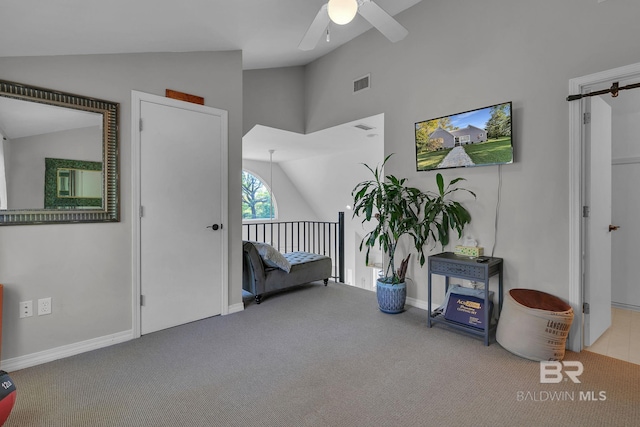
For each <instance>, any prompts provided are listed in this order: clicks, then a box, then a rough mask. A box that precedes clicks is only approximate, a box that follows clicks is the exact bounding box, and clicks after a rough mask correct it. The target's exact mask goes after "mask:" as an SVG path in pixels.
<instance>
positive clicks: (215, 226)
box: [207, 224, 222, 231]
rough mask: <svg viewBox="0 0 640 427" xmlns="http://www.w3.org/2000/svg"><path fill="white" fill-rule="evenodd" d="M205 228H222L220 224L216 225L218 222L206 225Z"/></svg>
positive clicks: (214, 229)
mask: <svg viewBox="0 0 640 427" xmlns="http://www.w3.org/2000/svg"><path fill="white" fill-rule="evenodd" d="M207 228H210V229H212V230H213V231H216V230H217V229H219V228H222V225H218V224H213V225H207Z"/></svg>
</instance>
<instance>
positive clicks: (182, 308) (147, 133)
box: [139, 98, 226, 334]
mask: <svg viewBox="0 0 640 427" xmlns="http://www.w3.org/2000/svg"><path fill="white" fill-rule="evenodd" d="M220 113H221V110H216V109H213V108H209V107H203V106H199V105H195V104H188V103H186V102H180V101H174V100H168V99H166V98H160V99H159V100H158V102H154V101H146V100H142V101H141V102H140V118H141V127H142V130H141V131H140V204H141V207H142V212H141V218H140V268H139V269H140V289H141V294H142V297H141V299H142V304H141V305H142V307H141V311H140V317H141V319H140V320H141V333H142V334H146V333H150V332H154V331H157V330H161V329H165V328H169V327H172V326H176V325H180V324H184V323H187V322H191V321H195V320H199V319H203V318H206V317H210V316H214V315H217V314H220V313H221V312H222V303H223V301H222V295H223V291H222V287H223V286H226V283H225V282H224V277H225V275H224V274H223V270H224V265H223V260H224V259H225V256H224V251H225V250H226V248H225V247H224V245H223V243H224V240H225V239H224V238H223V234H224V230H223V229H221V228H219V227H221V226H224V224H222V221H223V218H224V216H225V214H224V210H225V209H226V206H225V204H224V203H222V193H223V185H226V172H224V171H226V168H225V167H223V164H222V162H224V163H225V164H226V157H225V156H223V149H222V147H223V141H222V140H223V138H226V112H224V114H222V115H221V114H220ZM224 147H226V142H225V144H224ZM224 152H225V153H226V151H224ZM223 172H224V173H223ZM214 224H215V225H216V226H217V227H216V226H214ZM212 226H214V227H212ZM208 227H209V228H208Z"/></svg>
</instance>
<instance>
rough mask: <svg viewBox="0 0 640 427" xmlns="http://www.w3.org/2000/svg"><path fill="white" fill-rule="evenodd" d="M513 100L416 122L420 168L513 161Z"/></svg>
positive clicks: (418, 167) (429, 168) (422, 169)
mask: <svg viewBox="0 0 640 427" xmlns="http://www.w3.org/2000/svg"><path fill="white" fill-rule="evenodd" d="M511 135H512V125H511V102H503V103H502V104H495V105H490V106H488V107H484V108H477V109H475V110H470V111H465V112H463V113H457V114H452V115H449V116H444V117H438V118H436V119H431V120H424V121H421V122H417V123H416V124H415V143H416V168H417V170H418V171H429V170H434V169H448V168H460V167H473V166H488V165H500V164H506V163H513V142H512V139H511Z"/></svg>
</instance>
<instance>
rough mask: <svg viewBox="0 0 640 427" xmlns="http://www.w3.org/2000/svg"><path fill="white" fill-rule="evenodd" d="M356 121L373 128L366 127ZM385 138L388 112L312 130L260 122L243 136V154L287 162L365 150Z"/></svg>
mask: <svg viewBox="0 0 640 427" xmlns="http://www.w3.org/2000/svg"><path fill="white" fill-rule="evenodd" d="M356 125H365V126H368V127H370V128H371V129H368V130H363V129H361V128H357V127H356ZM380 139H384V114H378V115H375V116H371V117H367V118H364V119H361V120H355V121H353V122H349V123H344V124H341V125H339V126H334V127H332V128H329V129H324V130H321V131H317V132H314V133H310V134H306V135H303V134H299V133H295V132H288V131H283V130H280V129H274V128H270V127H266V126H262V125H256V126H254V127H253V129H251V130H250V131H249V132H247V134H246V135H245V136H244V137H243V138H242V158H243V159H248V160H260V161H269V160H270V153H269V150H274V152H273V158H272V159H271V160H273V162H274V163H284V162H288V161H292V160H300V159H304V158H309V157H317V156H323V155H327V154H335V153H336V152H349V151H360V152H362V151H364V150H367V149H368V148H369V147H370V146H371V144H372V142H373V141H374V140H375V141H376V142H377V141H379V140H380Z"/></svg>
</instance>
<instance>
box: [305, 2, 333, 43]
mask: <svg viewBox="0 0 640 427" xmlns="http://www.w3.org/2000/svg"><path fill="white" fill-rule="evenodd" d="M328 26H329V12H327V4H326V3H325V4H324V5H322V7H321V8H320V10H319V11H318V14H317V15H316V17H315V18H314V19H313V22H312V23H311V26H310V27H309V29H308V30H307V33H306V34H305V35H304V37H303V38H302V41H301V42H300V44H299V45H298V49H300V50H312V49H313V48H315V47H316V45H317V44H318V40H320V37H322V35H323V34H324V32H325V31H326V29H327V27H328Z"/></svg>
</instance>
